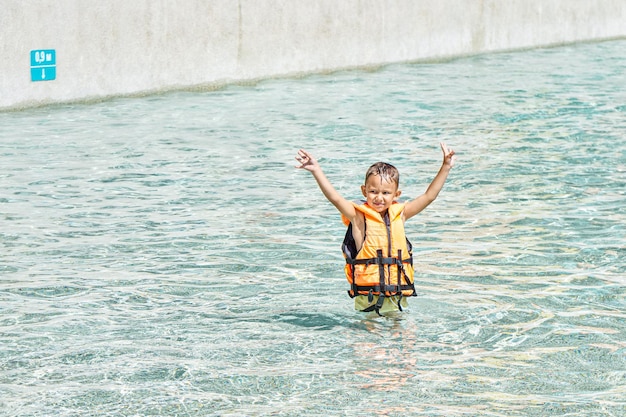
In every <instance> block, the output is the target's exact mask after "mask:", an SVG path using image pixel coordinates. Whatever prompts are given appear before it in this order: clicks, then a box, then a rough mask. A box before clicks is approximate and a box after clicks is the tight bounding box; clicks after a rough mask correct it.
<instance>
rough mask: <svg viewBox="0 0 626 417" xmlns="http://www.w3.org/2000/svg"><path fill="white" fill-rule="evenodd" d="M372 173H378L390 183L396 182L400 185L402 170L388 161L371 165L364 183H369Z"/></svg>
mask: <svg viewBox="0 0 626 417" xmlns="http://www.w3.org/2000/svg"><path fill="white" fill-rule="evenodd" d="M372 175H378V176H379V177H380V178H382V179H383V180H385V181H387V182H389V183H392V182H395V183H396V185H398V186H399V185H400V172H398V169H397V168H396V167H394V166H393V165H391V164H388V163H386V162H376V163H375V164H374V165H372V166H371V167H369V169H368V170H367V172H366V173H365V183H364V184H366V183H367V179H368V178H369V177H371V176H372Z"/></svg>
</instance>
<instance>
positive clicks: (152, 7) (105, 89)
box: [0, 0, 626, 110]
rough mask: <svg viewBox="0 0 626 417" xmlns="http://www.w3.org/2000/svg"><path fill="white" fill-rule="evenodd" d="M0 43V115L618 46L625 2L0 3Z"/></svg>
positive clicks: (625, 31)
mask: <svg viewBox="0 0 626 417" xmlns="http://www.w3.org/2000/svg"><path fill="white" fill-rule="evenodd" d="M0 34H1V41H0V109H4V110H6V109H15V108H23V107H28V106H34V105H41V104H47V103H55V102H68V101H81V100H92V99H98V98H103V97H110V96H117V95H127V94H142V93H150V92H156V91H164V90H171V89H179V88H187V87H193V86H202V87H204V88H210V87H211V86H218V85H221V84H225V83H229V82H237V81H245V80H257V79H262V78H268V77H276V76H289V75H295V74H303V73H311V72H320V71H329V70H335V69H342V68H353V67H366V66H374V65H380V64H385V63H391V62H404V61H419V60H426V59H428V60H430V59H439V58H445V57H451V56H458V55H469V54H477V53H482V52H489V51H499V50H511V49H519V48H529V47H535V46H546V45H557V44H564V43H570V42H577V41H588V40H600V39H610V38H619V37H626V1H625V0H132V1H129V0H105V1H96V0H2V4H1V7H0ZM36 49H53V50H55V52H56V60H57V61H56V79H55V80H54V81H42V82H33V81H31V74H30V65H31V61H30V51H31V50H36Z"/></svg>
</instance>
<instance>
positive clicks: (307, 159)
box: [296, 149, 320, 172]
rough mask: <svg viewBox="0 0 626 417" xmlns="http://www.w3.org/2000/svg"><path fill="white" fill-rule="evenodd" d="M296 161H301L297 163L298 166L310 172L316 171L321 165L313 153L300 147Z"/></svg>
mask: <svg viewBox="0 0 626 417" xmlns="http://www.w3.org/2000/svg"><path fill="white" fill-rule="evenodd" d="M296 161H298V162H300V165H299V166H298V165H296V168H300V169H306V170H307V171H309V172H313V171H315V170H316V169H318V168H319V166H320V165H319V163H318V162H317V160H316V159H315V158H314V157H313V155H311V154H310V153H308V152H307V151H305V150H304V149H300V150H299V151H298V155H296Z"/></svg>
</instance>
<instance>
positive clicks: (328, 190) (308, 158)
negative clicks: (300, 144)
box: [296, 149, 356, 221]
mask: <svg viewBox="0 0 626 417" xmlns="http://www.w3.org/2000/svg"><path fill="white" fill-rule="evenodd" d="M296 161H298V162H299V163H300V165H296V168H300V169H304V170H307V171H309V172H310V173H311V174H313V178H315V181H317V185H318V186H319V187H320V190H322V193H324V196H325V197H326V198H327V199H328V201H330V202H331V203H332V205H333V206H335V207H336V208H337V210H339V212H340V213H341V214H343V215H344V216H345V217H346V218H347V219H348V220H350V221H353V220H354V218H355V217H356V209H355V208H354V205H353V204H352V203H351V202H350V201H348V200H346V199H345V198H344V197H343V196H342V195H341V194H339V192H338V191H337V190H335V187H333V185H332V184H331V183H330V181H329V180H328V178H326V175H325V174H324V171H323V170H322V167H321V166H320V164H319V163H318V162H317V160H316V159H315V158H314V157H313V155H311V154H310V153H308V152H307V151H305V150H303V149H300V150H299V151H298V155H296Z"/></svg>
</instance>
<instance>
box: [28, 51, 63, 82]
mask: <svg viewBox="0 0 626 417" xmlns="http://www.w3.org/2000/svg"><path fill="white" fill-rule="evenodd" d="M56 77H57V56H56V51H55V50H54V49H35V50H33V51H30V79H31V81H52V80H54V79H56Z"/></svg>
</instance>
